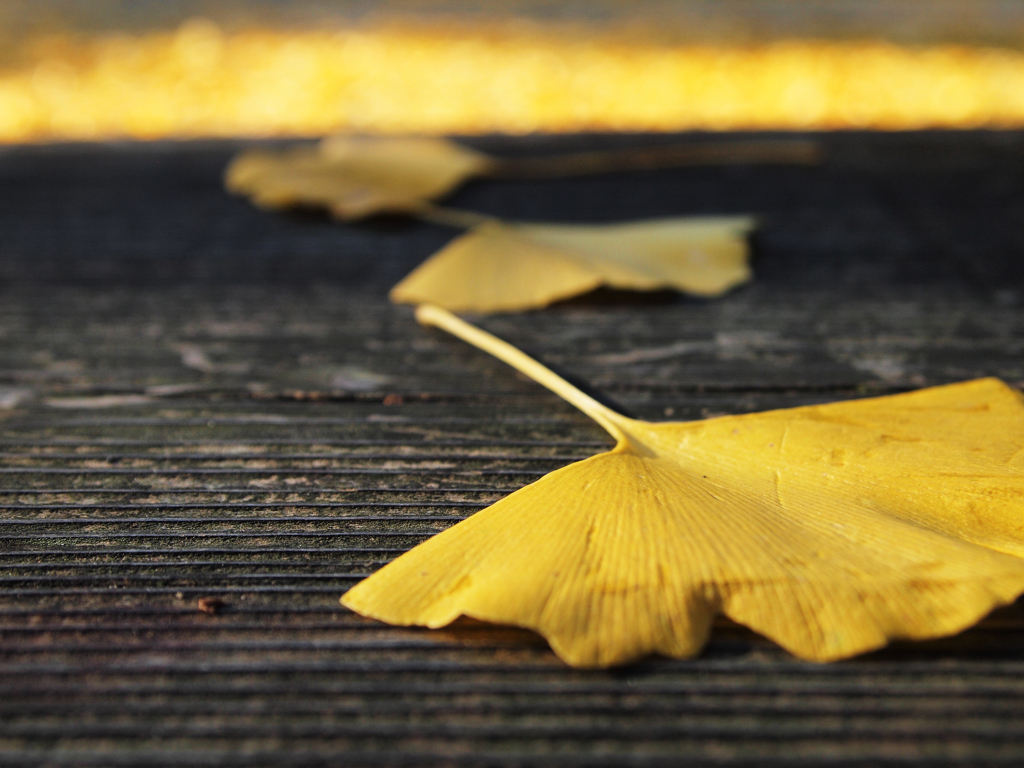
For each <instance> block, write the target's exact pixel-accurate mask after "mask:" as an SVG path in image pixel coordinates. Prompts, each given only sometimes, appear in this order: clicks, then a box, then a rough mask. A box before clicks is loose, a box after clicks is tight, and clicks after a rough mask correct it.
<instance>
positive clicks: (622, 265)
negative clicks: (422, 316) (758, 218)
mask: <svg viewBox="0 0 1024 768" xmlns="http://www.w3.org/2000/svg"><path fill="white" fill-rule="evenodd" d="M754 225H755V221H754V219H753V218H752V217H749V216H726V217H717V218H712V217H707V218H678V219H657V220H652V221H641V222H630V223H626V224H598V225H553V224H505V223H501V222H497V221H488V222H485V223H483V224H480V225H478V226H476V227H474V228H473V229H471V230H470V231H469V232H467V233H466V234H464V235H462V236H460V237H458V238H456V239H455V240H453V241H452V242H451V243H449V244H448V245H447V246H446V247H445V248H443V249H442V250H440V251H438V252H437V253H436V254H434V255H433V256H432V257H431V258H429V259H428V260H427V261H425V262H424V263H423V264H421V265H420V266H419V267H417V268H416V269H415V270H414V271H413V272H412V273H410V274H409V275H408V276H407V277H406V278H405V279H404V280H402V282H400V283H399V284H398V285H396V286H395V287H394V288H392V289H391V300H392V301H395V302H398V303H404V304H423V303H430V304H437V305H439V306H442V307H445V308H446V309H451V310H455V311H467V312H516V311H522V310H526V309H535V308H538V307H544V306H547V305H548V304H551V303H553V302H555V301H559V300H562V299H567V298H569V297H571V296H576V295H579V294H582V293H586V292H587V291H591V290H593V289H594V288H597V287H599V286H607V287H610V288H619V289H628V290H640V291H650V290H657V289H663V288H675V289H677V290H680V291H685V292H687V293H693V294H697V295H700V296H718V295H720V294H722V293H724V292H725V291H727V290H729V289H730V288H732V287H734V286H736V285H738V284H740V283H743V282H746V281H747V280H749V279H750V276H751V272H750V267H749V265H748V256H749V246H748V244H747V234H748V233H749V232H750V231H751V230H752V229H753V228H754Z"/></svg>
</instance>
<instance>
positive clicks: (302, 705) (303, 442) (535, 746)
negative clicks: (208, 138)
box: [0, 133, 1024, 766]
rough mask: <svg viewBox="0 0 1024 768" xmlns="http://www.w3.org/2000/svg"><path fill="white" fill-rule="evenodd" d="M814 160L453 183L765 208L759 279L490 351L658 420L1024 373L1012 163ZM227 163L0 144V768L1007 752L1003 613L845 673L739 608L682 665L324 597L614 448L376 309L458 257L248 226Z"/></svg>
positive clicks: (943, 152) (507, 373)
mask: <svg viewBox="0 0 1024 768" xmlns="http://www.w3.org/2000/svg"><path fill="white" fill-rule="evenodd" d="M627 139H628V137H627V138H623V137H592V138H590V139H586V140H584V139H582V138H579V137H577V138H576V139H572V140H570V139H555V138H548V139H538V138H531V139H523V140H508V139H497V138H495V139H488V140H486V141H485V140H478V142H479V143H481V144H486V145H487V147H488V148H489V149H491V150H492V151H498V152H504V153H507V154H510V155H513V154H517V153H525V152H527V151H530V152H539V151H549V150H550V151H554V150H556V149H566V148H569V149H571V148H574V147H575V148H579V149H582V150H586V149H589V148H599V147H602V146H623V145H624V144H625V143H626V142H627ZM628 140H632V141H641V142H648V143H658V142H659V141H669V140H673V141H677V140H679V137H664V138H663V137H646V138H645V137H637V138H634V139H628ZM820 140H821V141H822V142H823V144H824V145H825V147H826V151H827V155H826V156H827V161H826V163H825V165H824V166H822V167H821V168H817V169H809V168H778V167H776V168H730V169H723V168H719V169H707V168H705V169H699V170H694V169H691V170H676V171H664V172H645V173H637V174H620V175H617V176H614V177H595V178H593V179H587V180H585V181H584V180H578V179H577V180H563V181H545V182H531V183H525V182H522V183H520V182H501V183H499V182H481V183H479V184H475V185H473V186H471V187H468V188H467V189H466V190H464V191H463V192H460V193H459V195H458V198H457V200H455V201H453V203H454V204H457V205H458V206H459V207H462V208H468V209H476V210H485V211H488V212H491V213H497V214H501V215H505V216H510V217H519V218H545V219H548V220H558V219H564V220H577V221H580V220H586V221H594V220H607V219H621V218H628V217H634V216H645V215H650V216H653V215H666V214H676V213H687V212H689V213H693V212H714V213H721V212H756V213H763V214H765V215H766V223H765V226H764V229H763V230H762V231H761V232H760V233H759V235H758V236H757V237H756V243H757V251H758V253H757V261H756V268H757V272H758V279H757V280H756V281H755V283H754V284H753V285H751V286H748V287H745V288H742V289H740V290H739V291H737V292H735V293H733V294H731V295H730V296H727V297H725V298H723V299H721V300H719V301H704V300H695V299H687V298H682V297H676V296H674V295H671V294H662V295H657V296H654V297H646V298H645V297H638V296H627V295H621V294H614V293H602V294H598V295H596V296H591V297H587V298H585V299H583V300H578V301H575V302H570V303H567V304H564V305H561V306H558V307H553V308H551V309H549V310H545V311H543V312H536V313H530V314H527V315H521V316H514V317H513V316H500V317H492V318H486V319H483V320H482V321H481V322H482V324H483V325H484V326H486V327H487V328H489V329H490V330H492V331H494V332H496V333H498V334H501V335H502V336H504V337H506V338H508V339H510V340H511V341H513V342H515V343H517V344H519V345H521V346H523V347H524V348H525V349H527V350H529V351H530V352H532V353H534V354H536V355H537V356H538V357H539V358H541V359H542V360H545V361H546V362H548V363H550V364H552V365H554V366H555V367H557V368H559V370H561V371H563V372H565V373H566V374H568V375H570V376H571V377H573V378H574V379H575V380H577V381H578V382H580V383H582V384H583V385H585V386H587V387H589V388H590V389H591V390H592V391H594V392H595V393H596V394H598V395H599V396H602V397H605V398H607V399H610V400H612V401H614V402H615V403H617V404H619V405H620V406H621V407H623V408H626V409H628V410H630V411H632V412H634V413H635V414H637V415H640V416H643V417H646V418H651V419H667V418H671V419H686V418H701V417H703V416H708V415H713V414H718V413H734V412H745V411H752V410H760V409H766V408H776V407H786V406H792V405H800V404H804V403H811V402H822V401H827V400H833V399H839V398H849V397H860V396H865V395H871V394H880V393H886V392H894V391H901V390H905V389H909V388H914V387H918V386H923V385H928V384H936V383H942V382H949V381H956V380H960V379H964V378H970V377H974V376H988V375H995V376H1000V377H1002V378H1004V379H1005V380H1006V381H1008V382H1010V383H1011V384H1015V385H1017V386H1020V385H1021V383H1022V382H1024V363H1022V362H1021V360H1022V358H1021V351H1022V349H1024V320H1022V316H1021V311H1020V301H1021V298H1022V294H1021V289H1022V287H1024V286H1022V285H1021V280H1022V277H1024V266H1022V263H1024V262H1022V261H1021V259H1020V258H1019V256H1020V253H1021V245H1022V244H1024V243H1022V241H1021V240H1020V238H1021V237H1022V234H1021V231H1022V230H1021V228H1020V227H1019V221H1020V220H1021V212H1022V211H1024V174H1022V173H1021V170H1022V169H1024V146H1022V145H1021V143H1020V136H1019V135H1018V134H1012V133H1010V134H957V135H938V134H934V135H930V134H925V135H913V134H911V135H898V136H885V135H880V136H858V135H848V136H825V137H820ZM229 154H230V147H228V146H226V145H202V144H200V145H182V146H175V145H153V146H142V147H138V146H122V147H41V148H18V149H11V150H7V151H5V152H4V153H2V154H0V182H2V183H0V198H2V199H0V203H2V204H0V231H3V232H4V239H3V242H2V243H0V248H2V249H3V251H2V259H0V272H2V274H3V276H4V279H5V285H4V288H3V291H2V296H0V338H2V340H3V343H2V345H0V401H2V403H3V404H5V406H6V407H3V408H0V691H3V696H2V697H0V762H2V763H3V764H5V765H6V764H10V765H56V766H63V765H97V766H99V765H102V766H108V765H139V764H145V765H154V766H161V765H167V766H182V765H236V764H237V765H247V766H248V765H300V766H303V765H309V766H313V765H325V766H326V765H331V766H334V765H354V766H367V765H424V766H427V765H438V766H442V765H443V766H451V765H465V766H477V765H485V766H491V765H494V766H504V765H510V766H511V765H515V766H525V765H531V766H532V765H602V766H603V765H608V766H619V765H636V766H654V765H658V766H660V765H678V764H680V763H681V762H683V761H685V762H686V764H688V765H691V764H692V765H711V764H715V765H722V764H725V765H731V766H740V765H764V764H773V763H780V762H785V763H787V764H789V763H805V764H814V765H818V764H831V765H859V766H867V765H872V766H874V765H888V764H913V765H988V764H992V765H994V764H1002V765H1015V764H1019V763H1020V762H1021V761H1022V760H1024V717H1022V714H1021V713H1022V712H1024V653H1022V650H1021V649H1022V648H1024V643H1022V641H1024V612H1022V610H1021V608H1020V607H1011V608H1007V609H1004V610H1003V611H1000V612H997V613H996V614H994V615H993V616H991V617H990V618H989V619H987V620H986V621H984V622H983V623H982V624H981V625H980V626H978V627H977V628H975V629H973V630H971V631H969V632H966V633H964V634H963V635H961V636H958V637H955V638H949V639H945V640H940V641H934V642H929V643H918V644H898V645H896V646H893V647H892V648H890V649H887V650H885V651H882V652H879V653H876V654H872V655H870V656H867V657H865V658H861V659H856V660H852V661H849V662H844V663H840V664H834V665H812V664H804V663H800V662H797V661H795V660H793V659H792V658H790V657H789V656H787V655H786V654H785V653H784V652H782V651H781V650H779V649H778V648H777V647H775V646H774V645H772V644H771V643H769V642H767V641H765V640H762V639H760V638H758V637H756V636H754V635H752V634H751V633H749V632H747V631H746V630H744V629H743V628H740V627H737V626H735V625H732V624H730V623H728V622H724V621H723V622H720V624H719V625H718V626H717V627H716V629H715V633H714V637H713V640H712V643H711V645H710V646H709V648H708V650H707V652H706V653H705V654H704V655H702V656H701V657H700V658H698V659H695V660H693V661H686V662H675V661H665V660H651V661H648V662H645V663H643V664H640V665H636V666H634V667H630V668H626V669H622V670H613V671H608V672H581V671H574V670H571V669H568V668H566V667H564V666H563V665H562V664H560V663H559V662H558V661H557V659H555V658H554V657H553V655H552V654H551V653H550V651H549V650H548V649H547V648H546V646H545V644H544V643H543V641H541V640H540V639H539V638H537V637H535V636H533V635H531V634H530V633H528V632H523V631H520V630H515V629H503V628H495V627H487V626H482V625H479V624H473V623H471V622H463V623H461V624H460V625H458V626H454V627H452V628H449V629H446V630H443V631H438V632H427V631H423V630H418V629H408V628H395V627H386V626H382V625H379V624H376V623H374V622H370V621H367V620H364V619H361V618H360V617H358V616H354V615H352V614H351V613H348V612H347V611H345V610H343V609H342V608H341V607H340V606H339V605H338V602H337V598H338V596H339V595H340V594H341V593H342V592H343V591H344V590H345V589H347V588H348V586H350V585H351V584H352V583H354V581H355V580H356V579H357V578H359V576H360V575H361V574H365V573H368V572H371V571H372V570H373V569H375V568H377V567H379V566H380V565H381V564H382V563H384V562H387V561H388V560H390V559H391V558H393V557H395V556H396V555H397V554H399V553H400V552H402V551H404V550H405V549H407V548H409V547H410V546H413V545H414V544H415V543H417V542H419V541H421V540H422V539H423V538H424V537H425V536H428V535H430V534H431V533H433V532H436V531H438V530H442V529H444V528H445V527H447V526H448V525H450V524H452V523H453V522H455V521H457V520H459V519H461V518H463V517H464V516H466V515H469V514H472V513H473V512H474V511H475V510H476V509H479V508H480V507H481V506H483V505H486V504H488V503H490V502H493V501H494V500H496V499H498V498H500V497H501V496H502V495H504V494H505V493H507V492H509V491H510V490H513V489H515V488H518V487H520V486H522V485H523V484H525V483H527V482H529V481H531V480H532V479H534V478H536V477H537V476H539V475H540V474H542V473H544V472H547V471H550V470H551V469H554V468H556V467H558V466H562V465H564V464H565V463H567V462H569V461H573V460H575V459H578V458H581V457H584V456H587V455H590V454H591V453H593V452H596V451H599V450H601V448H602V447H603V446H607V445H609V440H608V438H607V437H606V436H605V435H604V434H603V433H602V432H601V430H600V429H599V428H598V427H597V426H596V425H594V424H593V423H591V422H589V421H588V420H587V419H586V418H584V417H583V416H581V415H579V414H577V413H576V412H574V411H573V410H572V409H571V408H569V407H568V406H566V405H565V404H564V403H562V402H561V401H559V400H558V399H557V398H555V397H554V396H553V395H550V394H548V393H547V392H546V391H543V390H541V389H540V388H539V387H537V386H536V385H534V384H532V383H531V382H528V381H526V380H525V379H523V378H522V377H520V376H518V375H517V374H515V373H513V372H512V371H511V370H509V369H508V368H506V367H505V366H503V365H502V364H500V363H498V362H496V361H494V360H492V359H490V358H488V357H487V356H485V355H482V354H480V353H478V352H476V351H475V350H472V349H470V348H469V347H467V346H466V345H464V344H462V343H461V342H459V341H457V340H455V339H452V338H450V337H447V336H446V335H444V334H442V333H440V332H438V331H434V330H427V329H422V328H419V327H418V326H416V325H415V323H414V322H413V320H412V317H411V313H410V311H409V310H408V309H407V308H403V307H392V306H390V305H388V304H387V303H386V300H385V294H386V290H387V287H388V286H389V285H390V284H391V283H392V282H394V281H395V280H397V279H398V278H399V277H401V275H402V274H403V273H404V271H406V270H408V269H409V268H411V266H413V265H414V264H415V263H417V261H418V260H420V259H422V258H424V257H425V256H426V255H427V254H428V253H429V252H430V250H431V249H432V248H435V247H437V246H438V245H440V244H441V243H443V242H444V241H445V239H446V238H447V237H450V235H451V233H450V232H448V231H446V230H444V229H442V228H438V227H432V226H428V225H423V224H415V223H409V222H403V221H398V220H389V221H381V222H371V223H369V224H363V225H357V226H343V225H339V224H334V223H331V222H328V221H327V220H326V219H324V218H322V217H319V216H317V215H315V214H310V213H303V214H270V213H265V212H260V211H256V210H253V209H251V208H249V207H248V205H247V204H245V203H244V202H242V201H239V200H235V199H232V198H230V197H228V196H227V195H225V194H224V193H223V192H222V191H221V188H220V182H219V173H220V169H221V168H222V166H223V163H224V161H225V160H226V158H227V157H228V156H229ZM208 597H218V598H220V599H221V600H223V601H224V606H223V608H222V610H220V611H219V612H218V613H207V612H204V611H201V610H200V609H199V607H198V601H199V600H200V599H201V598H208Z"/></svg>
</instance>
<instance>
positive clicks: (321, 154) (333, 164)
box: [225, 135, 821, 220]
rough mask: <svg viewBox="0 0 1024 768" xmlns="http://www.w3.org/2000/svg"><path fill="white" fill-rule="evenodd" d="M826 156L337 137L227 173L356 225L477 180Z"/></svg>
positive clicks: (268, 194) (748, 144) (695, 146)
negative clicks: (496, 146) (500, 153)
mask: <svg viewBox="0 0 1024 768" xmlns="http://www.w3.org/2000/svg"><path fill="white" fill-rule="evenodd" d="M820 156H821V153H820V151H819V148H818V146H817V145H816V144H815V143H814V142H809V141H806V140H792V139H789V140H752V141H734V140H732V141H719V142H692V143H687V144H670V145H662V146H653V147H633V148H626V149H618V150H609V151H600V152H577V153H570V154H563V155H551V156H541V157H512V158H498V157H492V156H490V155H487V154H484V153H483V152H478V151H476V150H474V149H470V148H469V147H467V146H465V145H463V144H458V143H456V142H452V141H448V140H446V139H441V138H414V137H367V136H362V137H360V136H346V135H339V136H330V137H327V138H325V139H324V140H323V141H321V142H320V143H319V144H317V145H312V146H304V147H297V148H292V149H286V150H281V151H270V150H252V151H247V152H243V153H241V154H240V155H238V157H236V158H235V159H234V160H232V161H231V164H230V165H229V166H228V169H227V172H226V174H225V183H226V185H227V187H228V189H229V190H231V191H232V192H235V193H237V194H240V195H247V196H249V197H250V198H252V200H253V202H255V203H256V204H257V205H260V206H263V207H266V208H287V207H291V206H314V207H321V208H326V209H327V210H329V211H331V213H333V214H334V215H335V216H337V217H338V218H340V219H345V220H352V219H359V218H362V217H364V216H369V215H371V214H375V213H418V212H420V211H423V210H425V209H427V208H429V205H430V202H431V201H433V200H437V199H438V198H440V197H443V196H444V195H446V194H447V193H449V192H451V191H452V190H453V189H455V188H456V187H457V186H459V185H460V184H462V183H463V182H464V181H466V180H468V179H470V178H473V177H476V176H490V177H496V178H519V179H524V178H525V179H537V178H558V177H563V176H576V175H581V174H592V173H607V172H610V171H623V170H639V169H648V168H660V167H668V166H678V165H721V164H732V163H740V164H742V163H786V164H794V163H795V164H808V163H816V162H818V161H819V160H820Z"/></svg>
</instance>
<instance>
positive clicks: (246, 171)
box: [225, 136, 491, 220]
mask: <svg viewBox="0 0 1024 768" xmlns="http://www.w3.org/2000/svg"><path fill="white" fill-rule="evenodd" d="M490 163H491V160H490V159H489V158H488V157H487V156H486V155H483V154H481V153H479V152H476V151H474V150H472V149H469V148H468V147H464V146H462V145H460V144H455V143H454V142H450V141H446V140H444V139H428V138H390V139H380V138H360V137H353V136H333V137H330V138H327V139H324V140H323V141H321V142H320V143H319V144H318V145H315V146H309V147H297V148H292V149H288V150H284V151H280V152H271V151H267V150H254V151H250V152H244V153H242V154H240V155H239V156H238V157H236V158H235V159H234V160H232V161H231V164H230V165H229V166H228V169H227V171H226V173H225V183H226V184H227V187H228V189H229V190H231V191H232V192H235V193H237V194H241V195H247V196H248V197H250V198H251V199H252V200H253V202H254V203H256V204H257V205H260V206H262V207H265V208H286V207H290V206H298V205H304V206H316V207H323V208H327V209H328V210H329V211H331V213H332V214H334V215H335V216H337V217H338V218H340V219H346V220H350V219H359V218H363V217H364V216H368V215H370V214H373V213H379V212H396V213H416V212H417V211H419V210H421V209H423V208H424V207H425V206H426V205H427V204H428V201H430V200H433V199H435V198H437V197H440V196H442V195H444V194H446V193H447V192H449V191H451V190H452V189H453V188H455V187H456V186H458V185H459V184H461V183H462V182H463V181H465V180H466V179H467V178H469V177H470V176H474V175H477V174H479V173H481V172H483V171H484V170H485V169H486V168H487V167H488V166H489V165H490Z"/></svg>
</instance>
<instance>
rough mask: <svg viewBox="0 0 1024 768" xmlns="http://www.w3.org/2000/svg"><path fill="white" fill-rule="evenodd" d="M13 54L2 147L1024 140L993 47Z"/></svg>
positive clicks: (384, 30) (260, 39)
mask: <svg viewBox="0 0 1024 768" xmlns="http://www.w3.org/2000/svg"><path fill="white" fill-rule="evenodd" d="M655 37H656V36H655ZM19 50H20V53H19V55H18V56H17V57H14V58H13V59H11V60H9V61H7V62H6V64H5V65H4V66H2V67H0V142H8V143H10V142H33V141H53V140H93V139H109V138H122V137H123V138H132V139H153V138H162V137H173V138H188V137H215V136H302V135H318V134H324V133H329V132H334V131H356V132H364V133H385V134H387V133H425V134H450V133H488V132H502V133H526V132H533V131H545V132H562V131H682V130H703V129H707V130H745V129H783V130H788V129H801V130H805V129H843V128H868V129H886V130H892V129H895V130H901V129H918V128H929V127H937V128H974V127H999V128H1006V127H1015V126H1022V125H1024V51H1021V50H1017V49H1016V48H1014V47H1012V46H1006V45H992V44H964V43H948V42H938V43H914V44H897V43H893V42H887V41H885V40H881V39H862V40H826V39H807V38H791V39H778V40H770V41H765V42H756V41H745V42H739V43H737V42H716V41H711V42H694V41H693V40H687V41H677V42H671V41H668V42H667V41H665V40H657V39H646V38H645V37H644V36H643V35H637V34H635V32H628V33H626V32H622V33H617V32H616V31H615V30H614V29H602V30H599V31H596V32H595V31H594V30H592V29H587V28H585V27H578V28H576V27H573V26H572V25H564V24H563V25H549V26H545V25H542V24H514V23H511V24H508V23H506V24H494V23H488V22H481V23H479V24H475V25H474V24H463V25H458V26H455V27H452V28H451V29H443V28H438V26H437V25H433V26H431V25H415V24H407V23H406V24H402V23H394V22H388V23H380V24H377V25H373V24H362V25H358V26H353V27H351V28H345V27H340V28H332V29H326V30H323V31H320V30H316V29H305V30H303V29H291V30H284V29H273V28H263V29H260V28H248V29H235V30H231V31H225V30H224V29H223V28H222V27H221V26H219V25H218V24H217V23H215V22H214V21H211V20H209V19H207V18H203V17H194V18H191V19H188V20H186V21H185V22H184V23H182V24H180V25H179V26H178V27H177V28H176V29H172V30H167V31H160V30H155V31H154V30H149V31H147V30H141V31H134V32H123V31H122V32H103V31H100V32H97V33H94V34H81V33H78V34H73V33H68V32H64V33H61V34H52V33H50V34H38V35H35V36H32V37H31V38H30V39H28V40H26V41H24V43H23V45H22V46H21V47H20V49H19Z"/></svg>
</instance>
